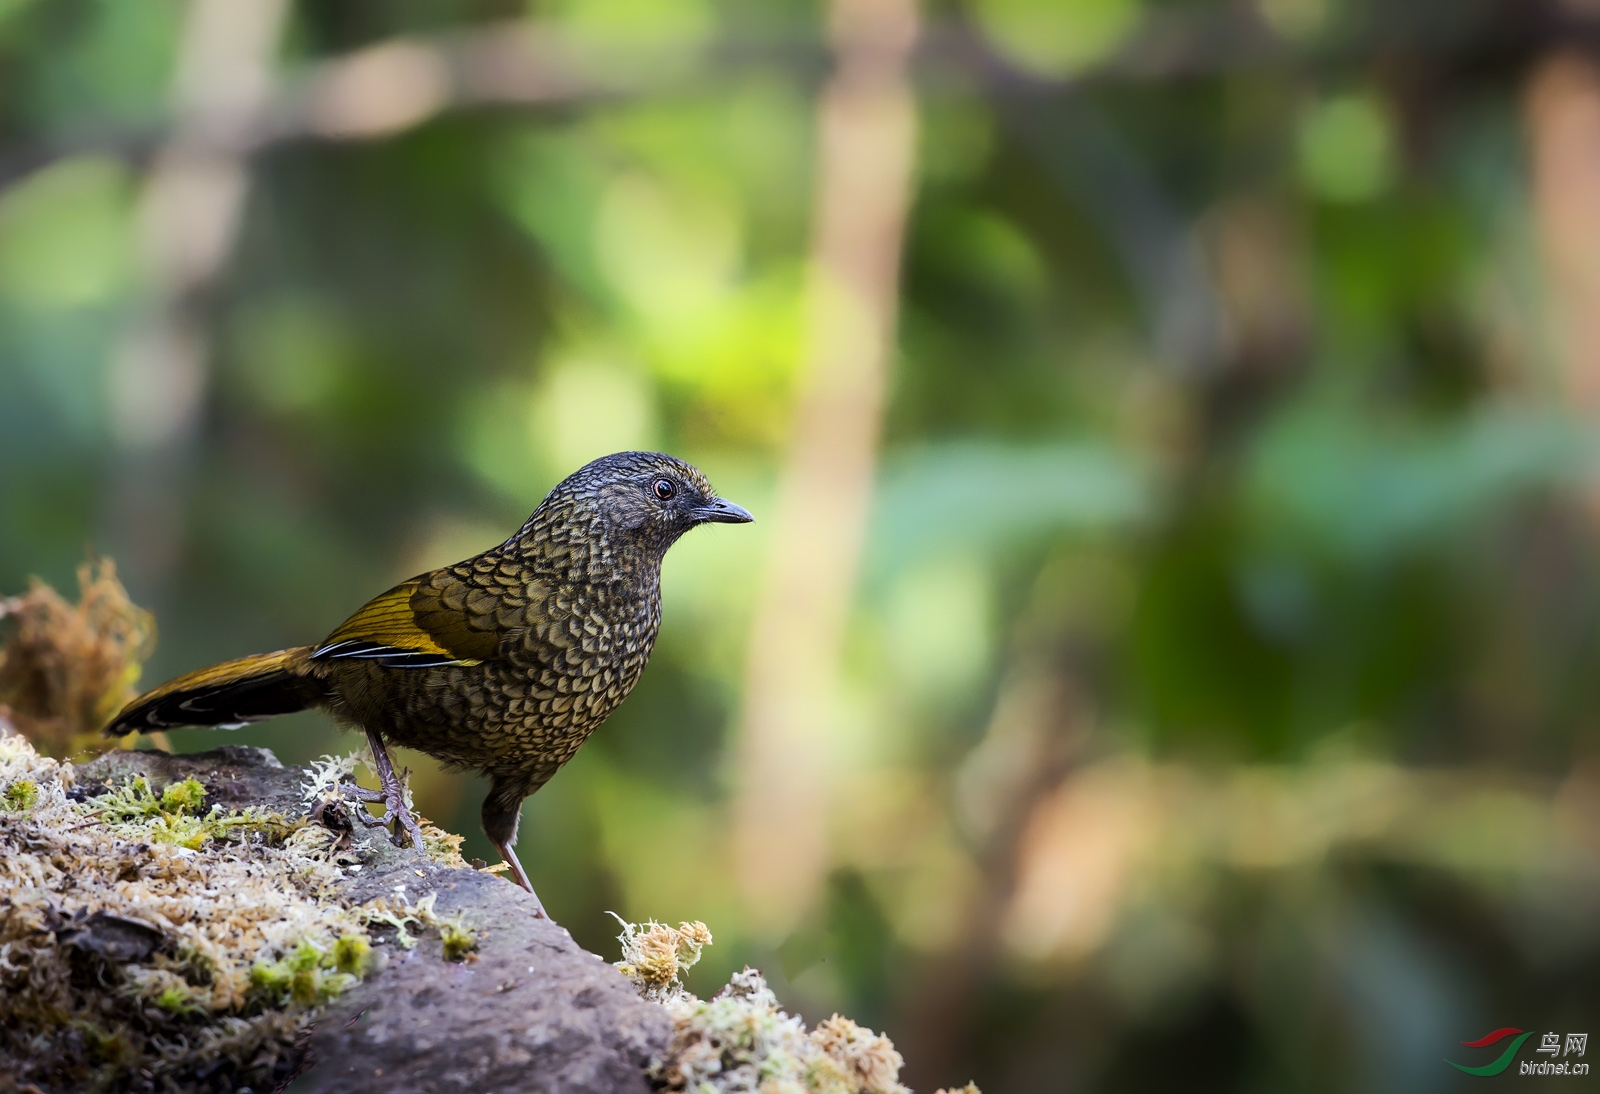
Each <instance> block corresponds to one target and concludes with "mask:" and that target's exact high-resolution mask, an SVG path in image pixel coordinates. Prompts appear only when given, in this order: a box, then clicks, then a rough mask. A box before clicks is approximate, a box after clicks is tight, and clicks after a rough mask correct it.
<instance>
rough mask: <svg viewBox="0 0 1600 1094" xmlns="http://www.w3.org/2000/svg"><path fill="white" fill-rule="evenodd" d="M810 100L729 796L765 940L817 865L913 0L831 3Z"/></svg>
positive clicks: (908, 165) (868, 474)
mask: <svg viewBox="0 0 1600 1094" xmlns="http://www.w3.org/2000/svg"><path fill="white" fill-rule="evenodd" d="M830 24H831V25H830V33H831V39H832V42H833V45H834V49H835V51H836V56H837V69H836V71H835V72H834V74H833V76H832V77H831V78H830V79H829V81H828V83H827V85H826V86H825V87H824V89H823V91H822V95H821V99H820V102H819V104H818V114H817V147H818V163H817V183H816V198H815V206H814V207H815V217H814V220H813V225H814V227H813V232H814V234H813V239H812V252H811V262H810V273H809V283H808V286H807V294H808V299H807V318H806V324H807V327H806V351H805V358H804V361H803V365H802V371H801V376H800V382H799V389H798V398H797V402H796V411H795V421H794V426H793V434H792V436H791V439H790V443H789V450H788V453H787V456H786V457H785V460H784V464H783V469H782V472H781V476H780V480H779V486H778V495H777V501H776V504H775V506H774V513H773V515H772V518H771V519H772V521H773V524H774V526H775V527H774V528H773V531H772V538H771V542H772V544H773V548H772V555H771V557H770V559H769V560H768V564H767V571H766V575H765V578H764V581H763V584H762V586H761V590H760V592H759V594H758V600H757V603H756V610H755V619H754V626H753V630H752V635H751V642H750V651H749V660H748V664H747V670H746V687H745V691H744V695H745V706H744V711H743V717H742V720H741V723H740V740H739V751H738V765H739V782H738V787H739V797H738V801H737V803H736V805H735V853H736V855H737V864H738V872H739V880H740V886H741V891H742V894H743V897H744V899H745V900H746V902H747V903H748V905H749V907H750V909H751V911H752V913H753V915H754V922H755V924H756V926H757V928H758V929H762V930H765V931H767V932H768V933H769V934H771V935H774V936H777V935H781V934H782V933H783V932H785V931H787V930H788V929H790V928H792V927H793V926H794V925H795V923H796V922H797V921H798V920H799V919H800V917H801V916H802V915H804V913H805V911H806V910H807V909H808V908H809V907H810V906H811V905H812V903H813V902H814V901H815V898H816V897H817V894H818V892H819V891H820V888H821V883H822V881H823V877H824V874H825V872H826V869H827V863H828V854H827V835H828V832H827V827H828V798H829V789H830V785H831V782H832V773H831V770H830V766H831V765H830V744H831V740H832V737H833V736H834V733H835V729H836V724H837V713H838V705H837V695H838V670H839V661H840V651H841V645H842V643H843V640H844V634H845V625H846V622H847V618H848V613H849V608H850V603H851V599H852V596H853V593H854V590H855V583H856V573H857V568H858V564H859V559H860V555H861V548H862V542H863V539H864V537H865V533H866V524H867V517H868V506H869V503H870V500H871V499H870V491H871V485H872V480H873V475H874V470H875V467H876V462H877V449H878V439H879V431H880V422H881V419H882V413H883V405H884V399H885V393H886V391H887V388H888V377H889V368H890V363H891V354H892V351H893V344H894V329H895V317H896V307H897V298H898V295H899V268H900V257H901V242H902V238H903V235H904V228H905V219H906V212H907V207H908V205H909V203H910V200H911V191H912V164H913V158H914V153H915V144H916V113H915V104H914V101H913V98H912V94H911V88H910V85H909V81H908V78H907V71H906V69H907V61H908V58H909V57H910V54H911V51H912V48H913V46H914V44H915V39H916V33H917V17H916V11H915V8H914V6H913V3H912V0H834V3H833V7H832V11H831V16H830Z"/></svg>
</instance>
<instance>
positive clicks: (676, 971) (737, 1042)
mask: <svg viewBox="0 0 1600 1094" xmlns="http://www.w3.org/2000/svg"><path fill="white" fill-rule="evenodd" d="M617 920H618V922H619V923H621V924H622V933H621V934H620V935H618V936H617V941H619V942H620V943H622V960H621V961H619V962H617V963H616V965H617V968H618V969H620V970H621V971H622V973H623V975H625V976H627V977H628V979H630V980H631V981H633V984H634V987H635V988H636V989H637V990H638V992H639V994H640V995H642V996H643V997H644V998H646V999H650V1000H653V1001H655V1002H658V1003H660V1004H661V1005H662V1006H663V1007H665V1008H666V1010H667V1013H668V1014H669V1015H670V1016H671V1018H672V1026H673V1036H672V1044H671V1047H670V1049H669V1050H668V1052H667V1055H666V1058H665V1059H663V1060H658V1061H657V1062H656V1063H655V1064H653V1065H652V1067H651V1070H650V1078H651V1079H652V1081H653V1082H655V1083H656V1084H658V1085H659V1086H660V1087H661V1088H663V1089H666V1090H672V1091H685V1092H688V1094H910V1092H909V1091H908V1090H907V1089H906V1088H905V1087H904V1086H902V1085H901V1084H900V1067H901V1064H902V1062H903V1061H902V1060H901V1057H900V1053H899V1052H897V1051H896V1050H895V1047H894V1044H893V1043H892V1042H891V1041H890V1040H889V1038H887V1037H885V1036H883V1035H881V1034H878V1033H874V1032H873V1031H872V1030H870V1029H866V1028H864V1027H862V1026H859V1025H857V1024H856V1023H855V1022H853V1021H851V1020H850V1019H848V1018H845V1017H842V1016H840V1015H837V1014H835V1015H834V1016H833V1017H832V1018H829V1019H827V1020H826V1021H823V1022H819V1023H817V1027H816V1028H815V1029H813V1030H810V1031H809V1032H808V1031H807V1030H806V1026H805V1023H804V1022H803V1021H801V1020H800V1019H799V1018H798V1017H796V1016H795V1015H792V1014H787V1013H785V1012H784V1010H783V1009H782V1008H781V1007H780V1006H779V1005H778V997H777V996H776V995H774V994H773V992H772V989H771V988H769V987H767V982H766V979H765V978H764V977H762V975H761V973H759V972H758V971H756V970H755V969H751V968H746V969H745V970H744V971H743V972H738V973H735V974H734V975H733V977H732V978H730V979H729V981H728V985H727V987H725V988H723V989H722V990H721V991H720V992H718V993H717V994H716V995H715V996H713V997H712V998H711V999H709V1000H706V999H698V998H696V997H695V996H694V995H692V994H690V993H689V992H688V991H687V990H686V989H685V988H684V987H683V985H682V983H681V981H680V979H679V977H680V976H681V974H682V972H683V970H684V969H686V968H688V967H689V966H691V965H693V964H694V963H695V962H697V961H698V960H699V959H700V955H701V951H702V950H703V949H704V947H706V946H708V945H710V944H711V932H710V931H709V930H707V929H706V925H705V924H704V923H700V922H694V923H683V924H681V925H680V926H678V927H676V928H673V927H668V926H666V925H665V924H662V923H657V922H655V921H654V920H650V921H647V922H646V923H644V924H643V925H638V924H633V923H629V922H627V921H626V920H623V919H622V918H621V917H620V916H618V917H617ZM941 1094H945V1092H941ZM948 1094H978V1088H977V1087H976V1086H973V1085H972V1084H970V1083H969V1084H968V1085H967V1088H966V1089H965V1090H963V1091H955V1090H952V1091H950V1092H948Z"/></svg>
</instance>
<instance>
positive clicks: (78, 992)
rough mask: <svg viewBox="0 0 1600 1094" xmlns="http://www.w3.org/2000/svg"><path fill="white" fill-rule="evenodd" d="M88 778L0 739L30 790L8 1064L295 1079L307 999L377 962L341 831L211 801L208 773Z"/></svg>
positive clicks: (0, 873)
mask: <svg viewBox="0 0 1600 1094" xmlns="http://www.w3.org/2000/svg"><path fill="white" fill-rule="evenodd" d="M76 781H77V780H76V775H75V772H74V769H73V768H72V766H71V765H69V764H63V763H59V762H58V761H56V760H52V759H47V758H45V757H41V756H40V755H39V754H38V753H37V752H35V751H34V749H33V748H32V746H31V745H30V744H29V743H28V742H27V741H25V740H24V739H22V738H21V737H18V736H14V735H8V736H0V785H4V786H7V787H8V788H14V787H17V786H19V785H21V784H23V783H28V784H31V785H32V787H33V793H32V801H31V804H30V806H29V808H27V809H26V810H25V811H23V810H4V811H0V894H3V895H0V1074H4V1075H6V1076H8V1077H10V1078H12V1079H15V1080H16V1082H17V1084H18V1085H19V1086H23V1085H25V1084H27V1083H30V1082H31V1083H34V1084H35V1085H37V1086H38V1087H40V1088H41V1089H94V1088H98V1087H108V1086H115V1085H117V1084H118V1083H120V1082H122V1081H123V1078H124V1077H126V1076H129V1075H131V1074H133V1073H134V1071H135V1070H137V1071H142V1072H145V1073H148V1075H149V1076H151V1077H152V1081H155V1082H157V1083H158V1085H159V1084H165V1085H167V1086H174V1087H181V1086H183V1085H184V1084H185V1082H186V1081H187V1079H186V1077H188V1076H193V1075H197V1074H201V1073H205V1074H211V1075H233V1076H236V1077H238V1078H239V1079H240V1080H241V1081H245V1080H249V1081H255V1082H262V1083H265V1082H268V1080H271V1079H272V1078H273V1077H274V1076H276V1075H281V1074H283V1073H284V1070H285V1068H286V1067H287V1064H288V1059H289V1055H290V1045H291V1043H292V1040H293V1037H294V1035H295V1032H296V1031H297V1030H298V1029H299V1028H300V1027H301V1026H302V1025H303V1024H304V1022H305V1021H306V1018H307V1015H308V1013H309V1009H310V1008H312V1007H315V1006H316V1005H318V1004H320V1003H322V1002H325V1001H326V1000H327V999H329V998H331V997H332V996H333V995H334V994H337V993H338V992H339V991H340V990H343V989H344V988H346V987H348V986H349V985H350V984H352V983H354V982H355V979H356V978H357V977H359V976H360V975H361V974H362V973H363V972H365V971H366V969H367V968H369V967H370V964H371V952H372V951H371V944H370V937H369V934H368V923H369V915H368V912H367V911H366V910H365V909H364V908H360V907H352V906H350V905H349V904H348V903H347V902H345V901H342V900H341V899H340V897H339V891H338V890H337V888H336V885H337V883H338V882H339V880H340V879H341V877H342V874H343V872H344V871H343V868H342V863H341V859H340V857H339V854H338V853H337V852H336V851H334V849H333V847H332V844H331V842H330V840H329V839H328V838H327V836H328V833H326V831H325V830H324V829H320V828H317V827H316V826H308V825H307V824H306V822H305V821H304V820H303V819H298V818H296V819H293V820H290V819H288V818H285V817H283V816H282V815H280V814H277V813H274V812H271V811H268V810H260V809H250V810H244V811H237V812H236V811H229V810H225V809H222V808H220V807H217V806H213V807H212V808H211V809H210V810H209V811H204V812H202V810H204V801H205V788H204V786H203V785H202V784H201V783H200V782H199V781H198V780H194V779H186V780H180V781H178V782H175V783H172V784H170V785H168V786H167V787H164V788H163V789H162V790H161V791H160V792H157V791H156V790H155V788H153V787H152V786H151V785H150V782H149V780H147V779H146V778H144V777H143V776H135V777H133V778H131V779H128V780H126V781H124V782H123V783H122V784H121V785H119V786H114V787H110V788H107V789H105V790H104V791H103V792H102V793H101V794H100V795H99V796H98V797H93V796H89V792H90V791H91V790H92V789H93V788H90V787H81V786H75V783H76ZM69 791H71V792H72V796H71V797H69ZM75 799H82V800H75ZM8 800H9V799H8ZM313 831H315V832H316V833H320V834H321V835H320V836H316V835H310V833H312V832H313ZM269 1085H270V1084H269Z"/></svg>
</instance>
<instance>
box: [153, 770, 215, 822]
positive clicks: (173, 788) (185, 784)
mask: <svg viewBox="0 0 1600 1094" xmlns="http://www.w3.org/2000/svg"><path fill="white" fill-rule="evenodd" d="M205 800H206V788H205V787H204V786H202V785H201V783H200V780H199V779H197V778H195V777H194V776H193V775H191V776H189V777H188V778H187V779H184V780H183V781H182V782H179V783H172V784H171V785H169V786H168V787H167V788H166V789H165V790H163V791H162V792H161V808H162V809H163V810H165V811H166V812H169V813H189V814H191V815H198V814H199V812H200V806H201V805H202V804H204V802H205Z"/></svg>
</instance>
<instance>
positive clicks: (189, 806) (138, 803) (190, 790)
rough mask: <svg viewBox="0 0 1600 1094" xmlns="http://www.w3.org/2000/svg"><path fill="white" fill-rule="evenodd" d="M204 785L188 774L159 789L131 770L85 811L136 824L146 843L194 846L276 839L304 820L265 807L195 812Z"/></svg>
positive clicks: (111, 821) (113, 822)
mask: <svg viewBox="0 0 1600 1094" xmlns="http://www.w3.org/2000/svg"><path fill="white" fill-rule="evenodd" d="M205 795H206V788H205V786H204V785H202V784H201V782H200V781H199V780H198V779H195V778H193V777H190V778H187V779H184V780H183V781H182V782H175V783H172V784H170V785H169V786H167V787H166V788H165V789H164V790H162V792H161V793H160V794H156V793H155V792H154V791H153V790H151V788H150V781H149V780H148V779H146V778H145V777H144V776H143V775H135V776H133V777H132V778H130V779H128V780H127V781H126V782H125V783H123V784H122V785H121V786H119V787H116V788H114V789H112V790H110V791H108V792H107V793H106V794H104V795H102V796H101V797H99V798H97V799H96V800H95V802H94V804H93V806H92V807H91V808H89V809H88V811H87V816H89V817H92V818H96V819H98V820H99V821H101V822H102V823H104V824H107V825H110V826H112V827H113V828H119V827H120V828H130V829H131V828H136V829H138V832H137V834H138V836H139V838H140V839H142V840H145V841H147V842H150V843H169V844H173V845H175V846H178V847H184V848H187V849H188V850H191V851H198V850H200V849H201V848H202V847H204V846H205V845H206V844H208V843H210V842H211V841H212V840H241V839H248V838H250V837H252V836H259V837H262V838H266V839H269V840H276V841H282V840H283V839H284V838H285V837H286V836H288V835H290V834H291V833H293V832H295V831H297V830H298V829H300V828H303V827H305V825H306V822H305V821H304V820H299V819H297V820H290V819H289V818H287V817H285V816H283V814H281V813H275V812H272V811H271V810H267V809H257V808H255V807H254V806H252V807H250V808H248V809H242V810H238V811H231V810H226V809H223V808H222V807H221V806H213V807H212V808H211V811H210V812H209V813H207V814H205V815H204V816H199V815H197V814H198V813H199V811H200V809H201V807H202V806H203V805H204V803H205Z"/></svg>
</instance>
